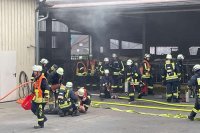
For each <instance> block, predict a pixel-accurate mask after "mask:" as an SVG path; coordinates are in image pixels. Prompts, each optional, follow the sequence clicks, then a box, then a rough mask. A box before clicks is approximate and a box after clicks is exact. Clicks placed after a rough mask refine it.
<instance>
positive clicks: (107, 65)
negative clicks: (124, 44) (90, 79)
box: [99, 57, 110, 79]
mask: <svg viewBox="0 0 200 133" xmlns="http://www.w3.org/2000/svg"><path fill="white" fill-rule="evenodd" d="M103 61H104V62H103V63H102V65H101V66H100V68H99V69H100V76H101V77H102V76H104V75H105V73H104V72H105V70H109V71H110V62H109V58H107V57H105V58H104V60H103ZM100 79H101V78H100Z"/></svg>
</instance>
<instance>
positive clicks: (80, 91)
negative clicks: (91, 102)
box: [78, 87, 85, 97]
mask: <svg viewBox="0 0 200 133" xmlns="http://www.w3.org/2000/svg"><path fill="white" fill-rule="evenodd" d="M84 92H85V90H84V87H81V88H80V89H78V96H80V97H82V96H84Z"/></svg>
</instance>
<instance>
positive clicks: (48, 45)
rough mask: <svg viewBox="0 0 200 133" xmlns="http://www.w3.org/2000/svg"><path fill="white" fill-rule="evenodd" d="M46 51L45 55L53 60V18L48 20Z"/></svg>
mask: <svg viewBox="0 0 200 133" xmlns="http://www.w3.org/2000/svg"><path fill="white" fill-rule="evenodd" d="M46 49H47V50H46V51H45V52H46V53H45V56H46V57H48V60H50V62H52V19H51V18H48V19H47V20H46Z"/></svg>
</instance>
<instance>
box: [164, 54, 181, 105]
mask: <svg viewBox="0 0 200 133" xmlns="http://www.w3.org/2000/svg"><path fill="white" fill-rule="evenodd" d="M178 73H179V67H177V66H176V64H175V62H173V61H172V55H171V54H167V56H166V61H165V64H164V66H163V68H162V71H161V76H162V79H163V81H164V82H165V84H166V89H167V91H166V98H167V102H171V100H172V101H173V102H179V95H178V82H179V77H178V75H177V74H178Z"/></svg>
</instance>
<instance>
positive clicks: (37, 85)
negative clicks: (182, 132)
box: [33, 74, 50, 103]
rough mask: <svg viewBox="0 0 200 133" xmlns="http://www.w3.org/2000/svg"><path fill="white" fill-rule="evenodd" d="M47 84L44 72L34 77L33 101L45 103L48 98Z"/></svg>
mask: <svg viewBox="0 0 200 133" xmlns="http://www.w3.org/2000/svg"><path fill="white" fill-rule="evenodd" d="M49 90H50V89H49V85H48V83H47V80H46V78H45V76H44V74H41V75H40V76H39V77H37V78H35V82H34V83H33V94H34V97H33V101H34V102H35V103H46V102H47V100H48V98H49Z"/></svg>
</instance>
